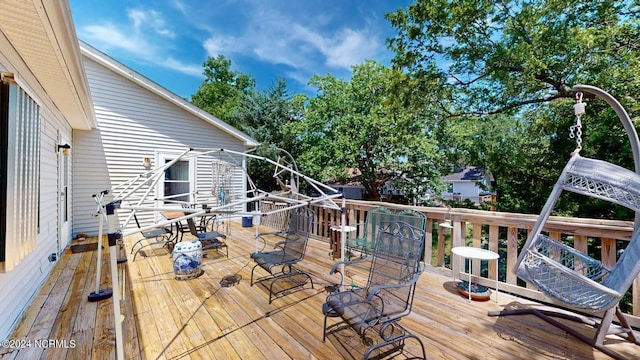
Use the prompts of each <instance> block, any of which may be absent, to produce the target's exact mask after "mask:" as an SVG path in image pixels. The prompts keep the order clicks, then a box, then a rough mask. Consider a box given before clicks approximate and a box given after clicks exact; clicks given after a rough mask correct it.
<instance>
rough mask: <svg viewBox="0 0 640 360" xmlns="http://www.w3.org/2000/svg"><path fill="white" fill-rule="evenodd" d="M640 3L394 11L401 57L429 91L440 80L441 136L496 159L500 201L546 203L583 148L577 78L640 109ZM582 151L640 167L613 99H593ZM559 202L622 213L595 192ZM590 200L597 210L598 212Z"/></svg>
mask: <svg viewBox="0 0 640 360" xmlns="http://www.w3.org/2000/svg"><path fill="white" fill-rule="evenodd" d="M639 14H640V5H639V2H638V1H637V0H633V1H632V0H629V1H612V0H601V1H591V2H587V1H583V2H566V1H557V0H533V1H488V0H486V1H485V0H481V1H475V0H474V1H472V0H461V1H445V0H435V1H422V0H419V1H417V2H416V3H415V4H412V5H409V6H408V7H407V8H406V9H400V10H397V11H395V12H393V13H390V14H387V17H388V19H389V20H390V22H391V24H392V25H393V26H394V27H395V28H396V29H397V30H398V33H397V35H396V36H395V37H393V38H391V39H389V46H390V48H391V49H392V50H394V51H395V58H394V66H396V67H398V68H399V69H401V70H402V71H404V72H406V73H407V74H408V76H407V78H409V79H411V80H412V81H413V82H414V83H417V84H428V86H426V85H422V86H417V87H416V86H414V87H407V86H404V87H401V89H407V88H410V89H411V91H412V92H413V96H419V93H416V89H420V91H421V92H422V93H423V94H425V96H429V94H430V92H431V91H433V89H434V88H435V89H437V90H436V91H437V93H438V100H437V101H438V103H439V104H440V106H439V109H440V110H441V112H440V113H439V114H437V115H438V116H440V120H447V121H445V122H443V125H442V127H441V129H440V135H441V136H440V137H439V141H440V142H441V146H443V147H444V148H446V149H452V150H451V151H448V152H447V154H448V155H449V160H450V161H451V162H455V161H459V162H465V163H467V164H473V165H480V166H485V167H487V168H489V169H490V170H491V171H492V172H493V173H494V175H495V176H496V177H497V183H498V186H499V188H498V190H499V207H500V209H501V210H504V211H521V212H533V213H536V212H538V211H539V209H540V208H541V207H542V202H543V201H544V200H545V199H546V197H547V196H548V192H549V189H550V188H551V186H552V185H553V183H554V182H555V180H556V179H557V177H558V175H559V173H560V170H561V168H562V166H563V165H564V164H565V162H566V159H567V157H568V156H569V154H570V153H571V151H572V150H573V149H574V148H575V143H573V140H570V139H569V138H568V127H569V126H570V125H571V124H572V121H573V119H574V115H573V109H572V104H573V102H572V99H573V97H574V93H573V92H572V91H571V88H572V86H573V85H575V84H579V83H583V84H588V85H593V86H597V87H600V88H602V89H604V90H605V91H607V92H609V93H611V94H613V95H614V96H616V97H617V98H618V99H619V100H620V101H621V103H622V104H623V106H625V108H626V109H627V111H629V112H630V113H631V114H634V113H637V111H638V110H640V106H639V104H640V101H639V100H640V81H638V78H637V76H636V75H635V74H637V73H638V72H639V71H640V51H639V50H640V49H639V47H638V42H637V39H638V38H639V36H640V26H639V25H640V23H639V20H638V19H639V17H638V15H639ZM588 102H589V104H588V106H587V115H585V117H583V124H584V126H585V134H584V140H585V141H584V145H583V150H582V152H581V154H583V155H585V156H590V157H595V158H602V159H606V160H608V161H611V162H613V163H617V164H619V165H622V166H625V167H627V168H633V166H632V164H631V155H630V151H629V145H628V144H629V143H628V140H627V139H626V136H625V134H624V130H623V129H622V127H621V125H620V121H619V120H618V119H617V117H616V115H615V114H614V113H613V111H612V110H611V109H610V108H608V105H606V104H604V103H603V102H602V101H600V100H594V99H589V100H588ZM556 208H557V209H558V211H560V212H564V213H567V214H574V215H587V216H606V217H613V216H615V215H614V214H615V212H616V210H613V209H612V208H611V207H609V206H608V205H604V204H601V203H598V202H597V201H593V200H578V199H576V198H571V197H569V198H566V199H561V202H560V203H559V204H558V206H557V207H556ZM584 211H586V212H588V213H587V214H585V213H584Z"/></svg>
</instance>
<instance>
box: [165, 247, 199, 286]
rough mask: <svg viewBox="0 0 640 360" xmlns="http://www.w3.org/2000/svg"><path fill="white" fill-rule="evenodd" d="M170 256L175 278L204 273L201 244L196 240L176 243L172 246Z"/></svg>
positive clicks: (180, 278)
mask: <svg viewBox="0 0 640 360" xmlns="http://www.w3.org/2000/svg"><path fill="white" fill-rule="evenodd" d="M172 258H173V272H174V273H175V276H176V280H188V279H193V278H197V277H198V276H200V275H202V274H203V273H204V270H202V258H203V254H202V244H201V243H200V241H198V240H191V241H181V242H179V243H177V244H176V245H175V247H174V248H173V253H172Z"/></svg>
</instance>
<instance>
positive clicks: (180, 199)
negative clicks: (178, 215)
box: [161, 155, 194, 204]
mask: <svg viewBox="0 0 640 360" xmlns="http://www.w3.org/2000/svg"><path fill="white" fill-rule="evenodd" d="M162 158H163V160H164V163H165V164H166V163H169V162H171V161H172V160H173V159H171V158H168V157H166V155H165V156H162ZM193 166H194V165H193V161H192V160H178V161H176V162H175V163H174V164H173V165H171V166H170V167H169V168H167V169H166V170H165V171H164V182H163V185H164V186H163V191H162V194H161V197H162V198H163V199H164V203H165V204H171V203H174V204H176V203H177V204H184V203H191V202H192V196H191V189H192V188H193V186H192V183H191V182H192V179H193V178H194V175H193V174H192V172H193V170H192V169H193Z"/></svg>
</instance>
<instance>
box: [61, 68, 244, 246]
mask: <svg viewBox="0 0 640 360" xmlns="http://www.w3.org/2000/svg"><path fill="white" fill-rule="evenodd" d="M84 64H85V71H86V74H87V78H88V81H89V87H90V89H91V94H92V98H93V102H94V110H95V114H96V119H97V122H98V127H97V129H96V130H91V131H75V132H74V145H75V148H76V149H79V150H78V151H76V155H75V157H74V161H75V164H74V165H75V166H74V184H73V187H74V198H73V205H74V206H73V214H74V222H73V226H74V227H73V231H74V233H79V232H81V233H87V234H90V235H91V234H97V232H98V220H97V218H96V217H94V216H92V214H94V213H95V210H96V204H95V201H94V200H93V198H92V194H95V193H98V192H99V191H102V190H105V189H112V188H114V187H115V186H118V185H119V184H122V183H123V182H125V181H127V180H130V179H132V178H134V177H135V176H138V175H140V174H142V173H143V172H144V171H145V169H144V168H143V159H144V158H145V157H148V158H150V159H151V161H152V168H153V167H156V166H157V165H158V164H156V162H157V158H158V154H159V153H176V154H178V153H180V152H182V151H184V150H186V149H189V148H195V149H199V148H207V149H219V148H224V149H229V150H233V151H238V152H242V151H244V150H245V147H244V143H243V142H242V141H241V140H239V139H237V138H234V137H232V136H230V135H229V134H228V133H227V132H224V131H222V130H221V129H218V128H216V127H215V126H213V125H212V124H210V123H208V122H206V121H204V120H203V119H201V118H199V117H197V116H195V115H194V114H192V113H190V112H189V111H187V110H185V109H183V108H181V107H179V106H176V105H175V104H173V103H171V102H169V101H167V100H166V99H164V98H162V97H161V96H159V95H157V94H155V93H154V92H152V91H150V90H148V89H146V88H144V87H142V86H140V85H138V84H137V83H135V82H133V81H131V80H129V79H127V78H126V77H123V76H122V75H120V74H118V73H116V72H114V71H112V70H110V69H108V68H107V67H105V66H103V65H102V64H99V63H97V62H95V61H93V60H91V59H89V58H87V57H84ZM214 158H215V157H213V156H203V157H199V158H198V161H197V165H196V181H197V185H196V188H197V189H199V190H201V193H199V194H198V197H199V198H200V200H202V199H204V198H205V197H207V196H210V194H211V191H210V189H211V187H212V176H211V169H212V165H211V164H212V161H213V160H214ZM238 161H241V159H240V160H238ZM243 189H244V180H243V176H242V171H237V172H236V174H235V177H234V190H235V191H242V190H243ZM142 192H143V190H141V191H140V192H139V193H142ZM207 192H208V194H207ZM152 193H153V194H154V193H155V189H154V190H153V192H152ZM145 205H153V203H151V204H149V203H146V204H145ZM156 216H157V214H153V213H151V212H148V213H145V214H140V215H139V216H138V218H139V219H140V221H141V223H143V224H145V223H148V222H150V221H153V220H154V219H155V217H156ZM125 217H126V214H125V213H124V212H121V214H120V220H121V223H122V222H123V221H124V219H125ZM134 225H135V224H131V226H134ZM130 228H131V227H130Z"/></svg>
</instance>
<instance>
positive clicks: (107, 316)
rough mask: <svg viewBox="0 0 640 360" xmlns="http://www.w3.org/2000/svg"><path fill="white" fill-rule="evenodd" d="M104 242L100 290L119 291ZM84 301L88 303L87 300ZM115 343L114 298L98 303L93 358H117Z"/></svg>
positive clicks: (97, 359)
mask: <svg viewBox="0 0 640 360" xmlns="http://www.w3.org/2000/svg"><path fill="white" fill-rule="evenodd" d="M102 240H103V241H102V255H101V257H102V267H101V269H100V285H99V286H98V288H99V289H100V290H105V289H111V291H112V292H113V291H116V290H117V289H114V288H113V285H112V283H111V259H110V254H109V251H110V249H109V245H108V240H107V236H104V237H103V239H102ZM96 261H97V260H96ZM94 285H95V284H94ZM94 290H95V289H94ZM83 300H84V301H87V300H86V298H84V299H83ZM115 343H116V334H115V319H114V315H113V297H111V298H108V299H105V300H101V301H98V302H97V309H96V321H95V327H94V332H93V352H92V355H91V358H92V359H95V360H100V359H105V358H110V357H112V356H113V357H115V353H116V349H115Z"/></svg>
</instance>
